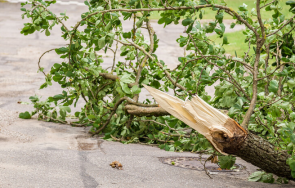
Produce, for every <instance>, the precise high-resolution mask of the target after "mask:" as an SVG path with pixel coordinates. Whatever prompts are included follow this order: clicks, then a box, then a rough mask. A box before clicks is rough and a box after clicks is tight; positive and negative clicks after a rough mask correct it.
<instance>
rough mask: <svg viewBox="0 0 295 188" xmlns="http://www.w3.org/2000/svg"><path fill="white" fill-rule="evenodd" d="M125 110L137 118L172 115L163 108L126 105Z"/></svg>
mask: <svg viewBox="0 0 295 188" xmlns="http://www.w3.org/2000/svg"><path fill="white" fill-rule="evenodd" d="M125 110H127V112H128V113H129V114H130V115H135V116H167V115H170V114H169V113H168V112H167V111H166V110H164V109H163V108H161V107H141V106H136V105H126V106H125Z"/></svg>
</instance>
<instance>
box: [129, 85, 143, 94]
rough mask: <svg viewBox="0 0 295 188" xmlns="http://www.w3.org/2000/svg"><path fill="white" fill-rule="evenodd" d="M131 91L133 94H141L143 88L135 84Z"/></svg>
mask: <svg viewBox="0 0 295 188" xmlns="http://www.w3.org/2000/svg"><path fill="white" fill-rule="evenodd" d="M131 92H132V93H133V94H139V93H140V92H141V89H140V88H139V87H138V86H137V85H134V86H133V87H132V88H131Z"/></svg>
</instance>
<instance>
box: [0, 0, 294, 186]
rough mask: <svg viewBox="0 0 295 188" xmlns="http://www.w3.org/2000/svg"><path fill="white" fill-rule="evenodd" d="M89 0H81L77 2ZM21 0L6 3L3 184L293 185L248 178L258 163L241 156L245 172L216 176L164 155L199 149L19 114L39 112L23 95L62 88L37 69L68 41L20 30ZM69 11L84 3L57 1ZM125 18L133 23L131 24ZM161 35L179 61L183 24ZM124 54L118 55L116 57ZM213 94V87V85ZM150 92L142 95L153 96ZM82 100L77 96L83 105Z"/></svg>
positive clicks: (0, 8) (1, 45) (73, 14)
mask: <svg viewBox="0 0 295 188" xmlns="http://www.w3.org/2000/svg"><path fill="white" fill-rule="evenodd" d="M78 2H79V3H83V1H82V0H79V1H78ZM19 9H20V5H19V4H11V3H1V1H0V88H1V90H0V187H1V188H2V187H3V188H6V187H12V188H14V187H24V188H28V187H42V188H43V187H69V188H76V187H77V188H80V187H87V188H88V187H89V188H92V187H106V188H112V187H129V188H131V187H132V188H133V187H134V188H137V187H160V188H162V187H167V188H168V187H169V188H171V187H176V188H177V187H293V186H294V185H275V184H262V183H254V182H248V181H247V176H248V173H252V172H254V171H255V170H256V169H257V167H255V166H253V165H251V164H248V163H246V162H244V161H242V160H240V159H238V160H237V163H239V164H242V165H244V166H246V170H245V171H244V172H243V173H238V174H235V173H221V172H220V173H217V174H215V175H212V176H213V179H210V178H209V177H208V176H207V175H206V174H205V172H203V171H197V170H190V169H184V168H178V167H174V166H169V165H166V164H163V163H162V162H160V160H159V157H169V156H188V157H189V156H190V157H196V156H198V155H196V154H192V153H189V152H184V153H175V152H166V151H164V150H161V149H159V148H157V147H151V146H144V145H137V144H128V145H125V144H122V143H118V142H109V141H104V140H102V139H100V138H93V137H90V136H89V135H88V134H87V130H86V129H84V128H79V127H71V126H69V125H61V124H56V123H48V122H42V121H37V120H36V119H32V120H21V119H19V118H18V114H19V112H23V111H30V110H33V108H32V106H30V105H20V104H18V103H17V102H18V101H27V102H28V101H29V100H28V98H29V97H30V96H32V95H35V94H37V95H40V96H44V97H43V98H46V97H48V96H52V95H55V94H58V93H60V92H61V91H62V90H61V89H60V88H59V87H58V85H55V84H53V86H52V87H49V88H46V89H44V90H38V88H39V87H40V85H41V84H42V83H43V82H44V77H43V75H42V74H41V73H37V69H38V68H37V62H38V59H39V57H40V55H41V54H42V53H43V52H44V51H46V50H49V49H52V48H57V47H61V46H65V45H66V44H67V42H66V41H63V40H61V39H60V35H61V33H60V30H59V27H56V28H55V29H54V30H53V31H52V32H51V34H52V35H51V36H50V37H46V36H45V35H44V34H39V33H35V34H33V35H29V36H23V35H21V34H20V33H19V32H20V30H21V28H22V25H23V23H24V22H25V21H24V20H21V17H20V15H21V13H22V12H21V11H20V10H19ZM65 9H67V14H68V15H69V17H70V20H69V21H68V22H67V26H70V25H74V24H75V23H76V22H77V20H79V18H80V14H81V13H82V12H85V11H87V8H86V7H83V6H77V5H67V6H63V5H55V6H53V9H52V10H53V12H55V13H59V12H63V11H64V10H65ZM126 24H127V28H128V27H130V24H129V25H128V23H126ZM153 25H154V26H155V28H154V29H155V31H156V33H157V35H158V38H160V45H159V46H160V47H161V48H160V49H159V52H158V55H159V57H160V59H163V60H165V62H169V65H168V66H169V67H173V66H174V67H175V66H176V65H177V63H178V62H177V57H178V56H181V55H182V53H183V51H182V49H180V48H179V47H178V45H177V43H176V42H175V39H176V38H177V37H178V36H179V35H180V34H183V33H182V32H183V27H182V26H174V25H171V26H168V27H167V28H165V29H163V28H162V26H157V24H156V23H154V24H153ZM118 58H119V57H118ZM60 62H61V60H60V59H59V57H58V55H56V54H55V53H54V52H53V53H49V54H46V55H45V56H44V58H43V60H42V66H43V67H45V71H48V70H49V69H50V67H51V66H52V65H53V64H54V63H60ZM111 63H112V58H111V57H107V56H105V63H104V64H103V66H104V67H108V66H110V65H111ZM208 92H211V93H212V92H213V88H211V89H210V88H209V90H208ZM146 95H147V93H144V94H143V96H141V97H142V98H145V97H148V96H146ZM81 106H83V102H82V101H81V102H79V104H78V107H81ZM115 160H117V161H119V162H121V163H122V164H123V170H117V169H113V168H111V167H110V166H109V164H110V163H111V162H112V161H115Z"/></svg>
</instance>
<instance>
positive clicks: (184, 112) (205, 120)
mask: <svg viewBox="0 0 295 188" xmlns="http://www.w3.org/2000/svg"><path fill="white" fill-rule="evenodd" d="M144 87H145V88H146V89H147V90H148V91H149V92H150V94H151V95H152V96H153V97H154V99H155V100H156V101H157V102H158V103H159V105H160V106H161V107H162V108H163V109H164V110H166V111H167V112H169V113H170V114H171V115H173V116H174V117H176V118H178V119H179V120H181V121H183V122H184V123H185V124H187V125H189V126H190V127H192V128H193V129H195V130H196V131H198V132H199V133H200V134H202V135H204V136H205V137H206V138H207V139H208V140H209V141H210V142H211V144H212V145H213V146H214V147H215V149H216V150H217V151H219V152H220V153H222V154H224V155H227V154H226V150H235V149H238V147H239V144H240V143H242V142H243V141H244V139H245V138H246V136H247V131H245V130H244V129H243V128H242V127H241V126H240V125H239V124H238V123H236V122H235V121H234V120H233V119H231V118H230V117H228V116H227V115H225V114H223V113H221V112H220V111H219V110H217V109H215V108H214V107H212V106H210V105H209V104H208V103H206V102H205V101H204V100H202V99H201V98H200V97H199V96H197V95H196V96H194V97H193V98H192V99H191V100H185V101H183V100H181V99H179V98H177V97H175V96H171V95H169V94H166V93H164V92H162V91H160V90H157V89H155V88H152V87H149V86H146V85H144Z"/></svg>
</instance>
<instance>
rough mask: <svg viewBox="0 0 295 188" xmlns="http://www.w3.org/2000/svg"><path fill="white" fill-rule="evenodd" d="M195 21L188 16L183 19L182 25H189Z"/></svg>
mask: <svg viewBox="0 0 295 188" xmlns="http://www.w3.org/2000/svg"><path fill="white" fill-rule="evenodd" d="M193 22H194V20H192V19H190V18H187V19H184V20H183V21H182V25H183V26H188V25H189V24H191V23H193Z"/></svg>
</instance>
